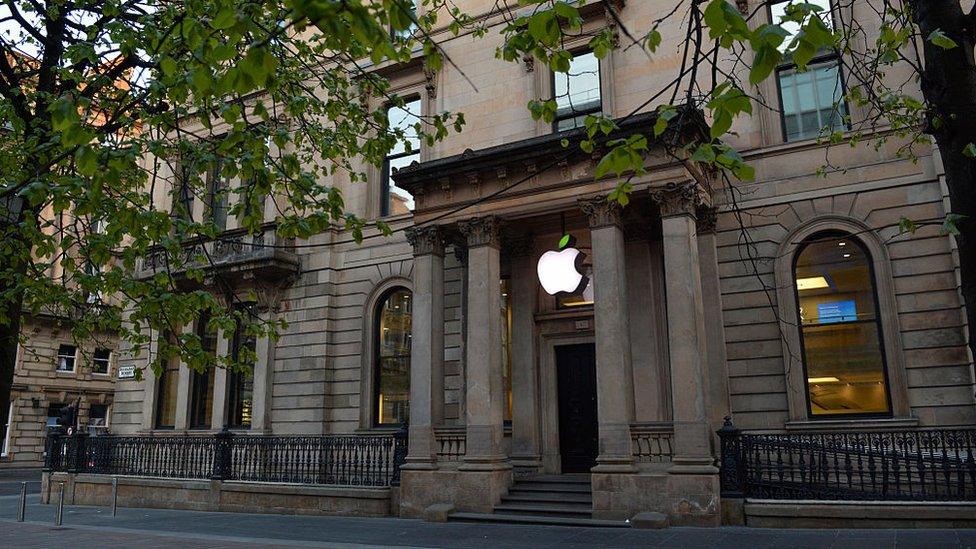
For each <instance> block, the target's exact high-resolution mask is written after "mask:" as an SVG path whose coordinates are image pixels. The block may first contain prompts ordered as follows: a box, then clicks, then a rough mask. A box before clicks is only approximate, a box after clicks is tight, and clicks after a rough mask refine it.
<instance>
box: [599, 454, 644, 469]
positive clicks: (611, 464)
mask: <svg viewBox="0 0 976 549" xmlns="http://www.w3.org/2000/svg"><path fill="white" fill-rule="evenodd" d="M590 472H591V473H604V474H615V473H636V472H637V468H636V467H635V466H634V458H633V456H609V455H607V456H599V457H597V458H596V466H595V467H593V468H592V469H590Z"/></svg>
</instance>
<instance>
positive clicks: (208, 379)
mask: <svg viewBox="0 0 976 549" xmlns="http://www.w3.org/2000/svg"><path fill="white" fill-rule="evenodd" d="M209 324H210V315H209V314H202V315H200V318H199V319H198V320H197V336H198V337H200V346H201V347H202V348H203V351H204V352H205V353H207V354H209V355H211V356H215V355H216V353H217V330H216V329H215V328H213V327H211V326H209ZM192 377H193V382H192V384H191V385H190V386H191V388H192V389H191V390H192V393H191V394H190V428H191V429H210V428H211V419H212V417H213V388H214V368H213V367H210V368H207V370H206V371H204V372H202V373H201V372H198V371H196V370H193V373H192Z"/></svg>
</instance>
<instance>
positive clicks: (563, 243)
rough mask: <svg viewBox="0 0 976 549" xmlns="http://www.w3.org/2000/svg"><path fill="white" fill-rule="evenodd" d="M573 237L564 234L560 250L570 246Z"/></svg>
mask: <svg viewBox="0 0 976 549" xmlns="http://www.w3.org/2000/svg"><path fill="white" fill-rule="evenodd" d="M570 239H572V237H571V236H570V235H568V234H564V235H563V237H562V238H560V239H559V249H560V250H562V249H563V248H565V247H566V246H569V241H570Z"/></svg>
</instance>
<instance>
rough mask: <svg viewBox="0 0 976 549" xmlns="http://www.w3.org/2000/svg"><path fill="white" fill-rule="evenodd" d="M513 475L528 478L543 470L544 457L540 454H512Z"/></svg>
mask: <svg viewBox="0 0 976 549" xmlns="http://www.w3.org/2000/svg"><path fill="white" fill-rule="evenodd" d="M511 461H512V475H513V476H514V477H515V478H527V477H531V476H533V475H536V474H538V473H539V471H541V470H542V456H540V455H538V454H512V458H511Z"/></svg>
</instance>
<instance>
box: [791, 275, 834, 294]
mask: <svg viewBox="0 0 976 549" xmlns="http://www.w3.org/2000/svg"><path fill="white" fill-rule="evenodd" d="M829 287H830V284H827V279H826V278H824V277H822V276H812V277H810V278H798V279H796V289H797V290H800V291H803V290H816V289H819V288H829Z"/></svg>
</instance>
